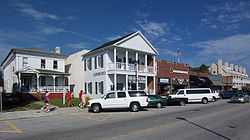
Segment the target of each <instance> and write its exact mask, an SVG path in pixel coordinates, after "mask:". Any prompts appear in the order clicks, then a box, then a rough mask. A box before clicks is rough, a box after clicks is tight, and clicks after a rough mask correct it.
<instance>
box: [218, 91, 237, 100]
mask: <svg viewBox="0 0 250 140" xmlns="http://www.w3.org/2000/svg"><path fill="white" fill-rule="evenodd" d="M234 94H236V92H234V91H222V92H220V93H219V95H220V96H221V98H222V99H230V98H232V96H233V95H234Z"/></svg>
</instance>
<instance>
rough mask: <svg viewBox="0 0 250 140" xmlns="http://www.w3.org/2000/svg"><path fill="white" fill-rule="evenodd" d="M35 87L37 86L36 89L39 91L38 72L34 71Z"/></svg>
mask: <svg viewBox="0 0 250 140" xmlns="http://www.w3.org/2000/svg"><path fill="white" fill-rule="evenodd" d="M36 88H37V91H39V74H38V73H36ZM39 92H40V91H39Z"/></svg>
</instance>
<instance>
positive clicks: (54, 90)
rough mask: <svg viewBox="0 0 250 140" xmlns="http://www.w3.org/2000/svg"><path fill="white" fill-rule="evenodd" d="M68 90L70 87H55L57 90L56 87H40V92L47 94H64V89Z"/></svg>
mask: <svg viewBox="0 0 250 140" xmlns="http://www.w3.org/2000/svg"><path fill="white" fill-rule="evenodd" d="M68 88H69V87H68V86H55V89H54V86H40V87H39V91H40V92H45V91H46V90H47V91H48V92H63V90H64V89H65V90H69V89H68Z"/></svg>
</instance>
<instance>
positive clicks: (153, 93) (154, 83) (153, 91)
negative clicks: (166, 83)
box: [153, 76, 155, 95]
mask: <svg viewBox="0 0 250 140" xmlns="http://www.w3.org/2000/svg"><path fill="white" fill-rule="evenodd" d="M153 89H154V91H153V92H154V93H153V94H154V95H155V76H154V87H153Z"/></svg>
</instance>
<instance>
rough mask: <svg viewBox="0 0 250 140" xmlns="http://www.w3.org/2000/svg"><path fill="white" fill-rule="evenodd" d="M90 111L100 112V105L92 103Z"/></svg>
mask: <svg viewBox="0 0 250 140" xmlns="http://www.w3.org/2000/svg"><path fill="white" fill-rule="evenodd" d="M92 111H93V112H94V113H98V112H100V111H101V106H100V105H99V104H94V105H93V106H92Z"/></svg>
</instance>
